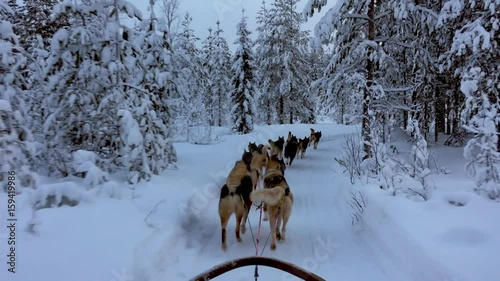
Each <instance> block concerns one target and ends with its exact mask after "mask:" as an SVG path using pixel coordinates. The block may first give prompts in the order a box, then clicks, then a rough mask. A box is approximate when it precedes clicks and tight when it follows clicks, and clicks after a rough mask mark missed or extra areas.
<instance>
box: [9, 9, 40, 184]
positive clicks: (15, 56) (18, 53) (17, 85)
mask: <svg viewBox="0 0 500 281" xmlns="http://www.w3.org/2000/svg"><path fill="white" fill-rule="evenodd" d="M12 13H13V11H12V9H10V8H9V7H8V6H7V5H5V4H3V3H0V16H1V17H2V18H8V17H7V15H9V14H12ZM0 45H1V46H2V47H1V48H0V159H2V160H1V161H0V183H1V185H2V190H4V191H9V190H7V186H8V184H7V183H8V182H9V181H10V180H12V179H11V178H10V179H9V176H15V178H16V179H17V180H18V181H16V183H15V184H16V186H17V188H16V192H17V193H19V192H21V188H22V187H35V185H36V175H35V173H33V172H32V169H31V166H30V163H29V159H30V158H32V157H33V154H32V149H31V146H30V141H31V132H30V130H29V127H27V126H26V123H25V120H26V116H27V112H26V105H25V102H24V95H25V90H24V89H25V88H26V83H27V82H26V80H25V76H24V75H23V73H22V69H25V66H26V63H27V59H26V57H25V56H23V55H22V53H23V50H22V49H21V47H20V46H19V41H18V37H17V36H16V35H15V34H14V32H13V30H12V26H11V24H10V22H9V21H5V20H0ZM12 173H15V174H12Z"/></svg>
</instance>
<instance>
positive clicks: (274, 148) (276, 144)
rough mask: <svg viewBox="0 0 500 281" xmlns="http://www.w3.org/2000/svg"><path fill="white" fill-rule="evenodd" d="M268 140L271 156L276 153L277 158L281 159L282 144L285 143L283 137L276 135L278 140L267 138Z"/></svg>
mask: <svg viewBox="0 0 500 281" xmlns="http://www.w3.org/2000/svg"><path fill="white" fill-rule="evenodd" d="M268 142H269V146H270V149H271V156H273V155H277V156H278V159H280V160H282V159H283V146H284V144H285V138H284V137H278V140H276V141H273V140H271V139H269V140H268Z"/></svg>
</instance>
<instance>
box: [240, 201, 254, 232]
mask: <svg viewBox="0 0 500 281" xmlns="http://www.w3.org/2000/svg"><path fill="white" fill-rule="evenodd" d="M251 207H252V205H249V206H245V211H244V212H243V219H242V221H241V233H242V234H245V232H247V226H246V225H247V220H248V212H249V211H250V208H251Z"/></svg>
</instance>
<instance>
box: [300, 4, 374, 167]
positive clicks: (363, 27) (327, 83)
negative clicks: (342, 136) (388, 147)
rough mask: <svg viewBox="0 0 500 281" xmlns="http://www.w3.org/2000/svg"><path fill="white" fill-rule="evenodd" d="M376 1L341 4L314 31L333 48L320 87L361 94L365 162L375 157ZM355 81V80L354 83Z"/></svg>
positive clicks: (310, 7)
mask: <svg viewBox="0 0 500 281" xmlns="http://www.w3.org/2000/svg"><path fill="white" fill-rule="evenodd" d="M324 5H326V1H315V0H310V2H309V3H308V5H306V10H305V12H306V15H312V13H313V12H314V10H315V9H318V8H321V7H323V6H324ZM375 32H376V30H375V1H374V0H370V1H339V2H337V3H336V5H335V6H334V7H333V8H332V9H330V10H329V11H328V12H327V14H326V15H325V16H324V17H323V18H322V19H321V21H320V22H319V23H318V25H317V26H316V29H315V33H316V36H317V37H318V38H319V40H320V41H321V42H322V43H324V44H332V45H333V48H334V49H333V53H332V55H331V58H330V60H329V65H328V66H327V69H326V70H325V75H324V77H323V78H322V79H321V85H322V86H323V87H324V88H325V90H326V93H327V94H328V95H335V93H334V92H335V91H338V90H339V89H342V90H343V91H346V90H347V91H346V92H345V93H349V88H350V87H353V86H354V87H353V88H352V90H353V91H356V90H358V89H360V90H361V91H362V104H361V108H362V110H361V112H362V126H361V135H362V142H363V150H364V153H365V156H364V159H367V158H371V157H373V156H374V152H373V151H372V147H371V146H370V143H371V142H372V140H371V137H370V136H371V134H372V132H371V127H372V124H370V121H371V120H372V119H373V115H374V114H375V112H374V111H373V105H372V103H373V99H374V98H375V97H374V93H373V92H374V87H376V86H377V84H376V83H375V82H376V81H375V76H374V74H375V69H374V68H375V57H380V56H379V55H377V52H378V51H380V47H379V46H378V44H377V43H376V42H375V41H374V39H375V34H376V33H375ZM349 76H351V77H358V79H356V80H354V82H357V83H359V84H355V85H352V86H351V85H348V84H346V83H345V81H347V79H346V78H347V77H349ZM351 81H352V80H351Z"/></svg>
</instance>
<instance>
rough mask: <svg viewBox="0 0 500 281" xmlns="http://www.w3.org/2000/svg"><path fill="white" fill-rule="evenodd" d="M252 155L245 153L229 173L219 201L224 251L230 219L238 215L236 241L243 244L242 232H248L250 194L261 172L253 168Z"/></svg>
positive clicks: (250, 204)
mask: <svg viewBox="0 0 500 281" xmlns="http://www.w3.org/2000/svg"><path fill="white" fill-rule="evenodd" d="M252 158H253V157H252V155H251V153H249V152H247V151H245V152H244V154H243V156H242V160H240V161H237V162H236V163H235V165H234V167H233V169H232V170H231V172H230V173H229V175H228V177H227V179H226V184H224V186H222V188H221V193H220V199H219V216H220V223H221V228H222V249H223V250H226V249H227V244H226V226H227V223H228V221H229V218H230V217H231V215H232V214H233V213H234V214H235V215H236V231H235V234H236V240H237V241H238V242H241V236H240V226H241V232H242V233H243V234H244V233H245V231H246V227H245V224H246V221H247V218H248V211H249V210H250V208H251V206H252V201H251V200H250V193H251V192H252V190H253V189H254V187H255V186H256V184H257V181H258V178H259V171H258V170H257V169H252V168H251V163H252Z"/></svg>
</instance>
